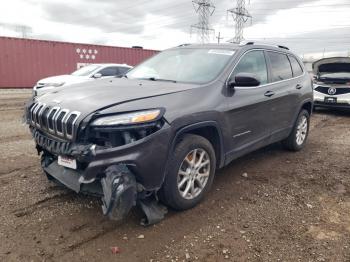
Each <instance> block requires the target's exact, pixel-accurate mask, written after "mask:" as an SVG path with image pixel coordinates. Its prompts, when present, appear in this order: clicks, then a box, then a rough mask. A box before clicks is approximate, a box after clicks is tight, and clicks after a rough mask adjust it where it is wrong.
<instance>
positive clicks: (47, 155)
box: [26, 43, 313, 223]
mask: <svg viewBox="0 0 350 262" xmlns="http://www.w3.org/2000/svg"><path fill="white" fill-rule="evenodd" d="M101 90H103V91H101ZM312 108H313V90H312V81H311V78H310V77H309V75H308V74H307V72H306V70H305V68H304V66H303V64H302V62H301V61H300V59H299V58H298V57H297V56H296V55H294V54H293V53H292V52H290V51H289V50H288V49H287V48H285V47H273V46H267V45H256V44H254V43H248V44H247V45H242V46H239V45H186V46H180V47H177V48H173V49H170V50H167V51H164V52H162V53H160V54H158V55H156V56H154V57H153V58H151V59H149V60H147V61H145V62H144V63H142V64H140V65H139V66H137V67H135V68H134V69H132V70H131V71H130V72H128V73H127V74H126V77H124V78H121V79H113V80H108V81H107V80H101V81H97V82H89V83H84V84H81V85H80V86H76V87H75V88H72V89H70V88H66V89H63V90H58V91H57V92H55V93H54V94H53V93H50V94H47V95H46V96H42V97H39V98H37V99H34V100H33V101H31V102H30V103H28V105H27V107H26V112H27V114H26V118H27V123H28V125H29V126H30V130H31V132H32V134H33V137H34V139H35V142H36V148H37V150H38V152H39V153H41V156H42V167H43V169H44V171H45V172H46V174H47V176H48V177H49V178H50V179H54V180H57V181H59V182H60V183H62V184H63V185H65V186H66V187H68V188H70V189H72V190H74V191H75V192H86V191H87V192H90V193H94V194H99V195H100V196H101V197H102V202H103V212H104V214H106V215H108V216H109V217H110V218H112V219H116V220H119V219H121V218H123V217H125V216H126V214H128V212H129V210H130V208H131V207H132V206H134V205H136V204H139V205H140V206H141V208H142V210H143V211H144V212H145V214H146V216H147V222H148V223H154V222H157V221H159V220H160V219H161V218H162V217H163V215H164V212H163V211H164V209H162V208H159V204H158V202H157V199H158V198H159V199H160V200H161V202H162V203H164V204H166V205H167V206H168V207H171V208H173V209H175V210H185V209H189V208H192V207H194V206H195V205H197V204H198V203H199V202H200V201H201V200H202V199H203V197H204V196H205V194H206V193H207V192H208V191H209V189H210V187H211V185H212V182H213V179H214V175H215V171H216V169H219V168H222V167H224V166H226V165H228V164H229V163H230V162H231V161H232V160H234V159H237V158H239V157H241V156H243V155H245V154H247V153H249V152H252V151H254V150H257V149H258V148H261V147H264V146H266V145H269V144H271V143H275V142H279V141H282V143H283V145H284V146H285V147H286V148H287V149H289V150H292V151H298V150H301V149H302V148H303V147H304V146H305V143H306V140H307V137H308V133H309V119H310V114H311V112H312Z"/></svg>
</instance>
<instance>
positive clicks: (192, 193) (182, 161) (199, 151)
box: [159, 134, 216, 210]
mask: <svg viewBox="0 0 350 262" xmlns="http://www.w3.org/2000/svg"><path fill="white" fill-rule="evenodd" d="M215 169H216V157H215V151H214V149H213V146H212V145H211V143H210V142H209V141H208V140H207V139H205V138H203V137H201V136H198V135H192V134H188V135H185V136H184V137H183V138H182V139H181V141H180V142H179V143H178V144H177V145H176V147H175V150H174V152H173V153H172V155H171V157H170V163H169V166H168V169H167V170H168V171H167V174H166V176H165V180H164V183H163V186H162V188H161V190H160V192H159V197H160V199H161V201H162V202H164V203H165V204H166V205H167V206H169V207H171V208H173V209H175V210H186V209H190V208H192V207H194V206H196V205H197V204H198V203H199V202H200V201H201V200H202V199H203V197H204V195H205V194H206V193H207V192H208V191H209V189H210V187H211V185H212V183H213V179H214V175H215Z"/></svg>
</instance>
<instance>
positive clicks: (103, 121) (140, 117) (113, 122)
mask: <svg viewBox="0 0 350 262" xmlns="http://www.w3.org/2000/svg"><path fill="white" fill-rule="evenodd" d="M160 116H161V110H160V109H154V110H146V111H138V112H132V113H126V114H120V115H113V116H104V117H100V118H97V119H96V120H95V121H93V122H92V124H91V126H118V125H130V124H143V123H148V122H152V121H155V120H157V119H159V117H160Z"/></svg>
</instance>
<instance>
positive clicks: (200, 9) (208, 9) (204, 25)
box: [191, 0, 215, 43]
mask: <svg viewBox="0 0 350 262" xmlns="http://www.w3.org/2000/svg"><path fill="white" fill-rule="evenodd" d="M192 3H193V7H194V9H195V11H196V13H197V14H198V16H199V17H198V18H199V21H198V23H197V24H195V25H192V26H191V33H192V29H195V30H196V31H197V33H198V37H199V41H200V42H201V43H208V42H209V40H210V33H211V32H214V29H212V28H211V27H210V22H209V18H210V16H212V15H213V13H214V11H215V6H214V5H213V3H212V2H211V0H193V1H192Z"/></svg>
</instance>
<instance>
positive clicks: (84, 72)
mask: <svg viewBox="0 0 350 262" xmlns="http://www.w3.org/2000/svg"><path fill="white" fill-rule="evenodd" d="M99 67H100V66H99V65H88V66H84V67H82V68H80V69H78V70H77V71H75V72H73V73H72V75H73V76H89V75H90V74H91V73H92V72H94V71H95V70H96V69H97V68H99Z"/></svg>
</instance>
